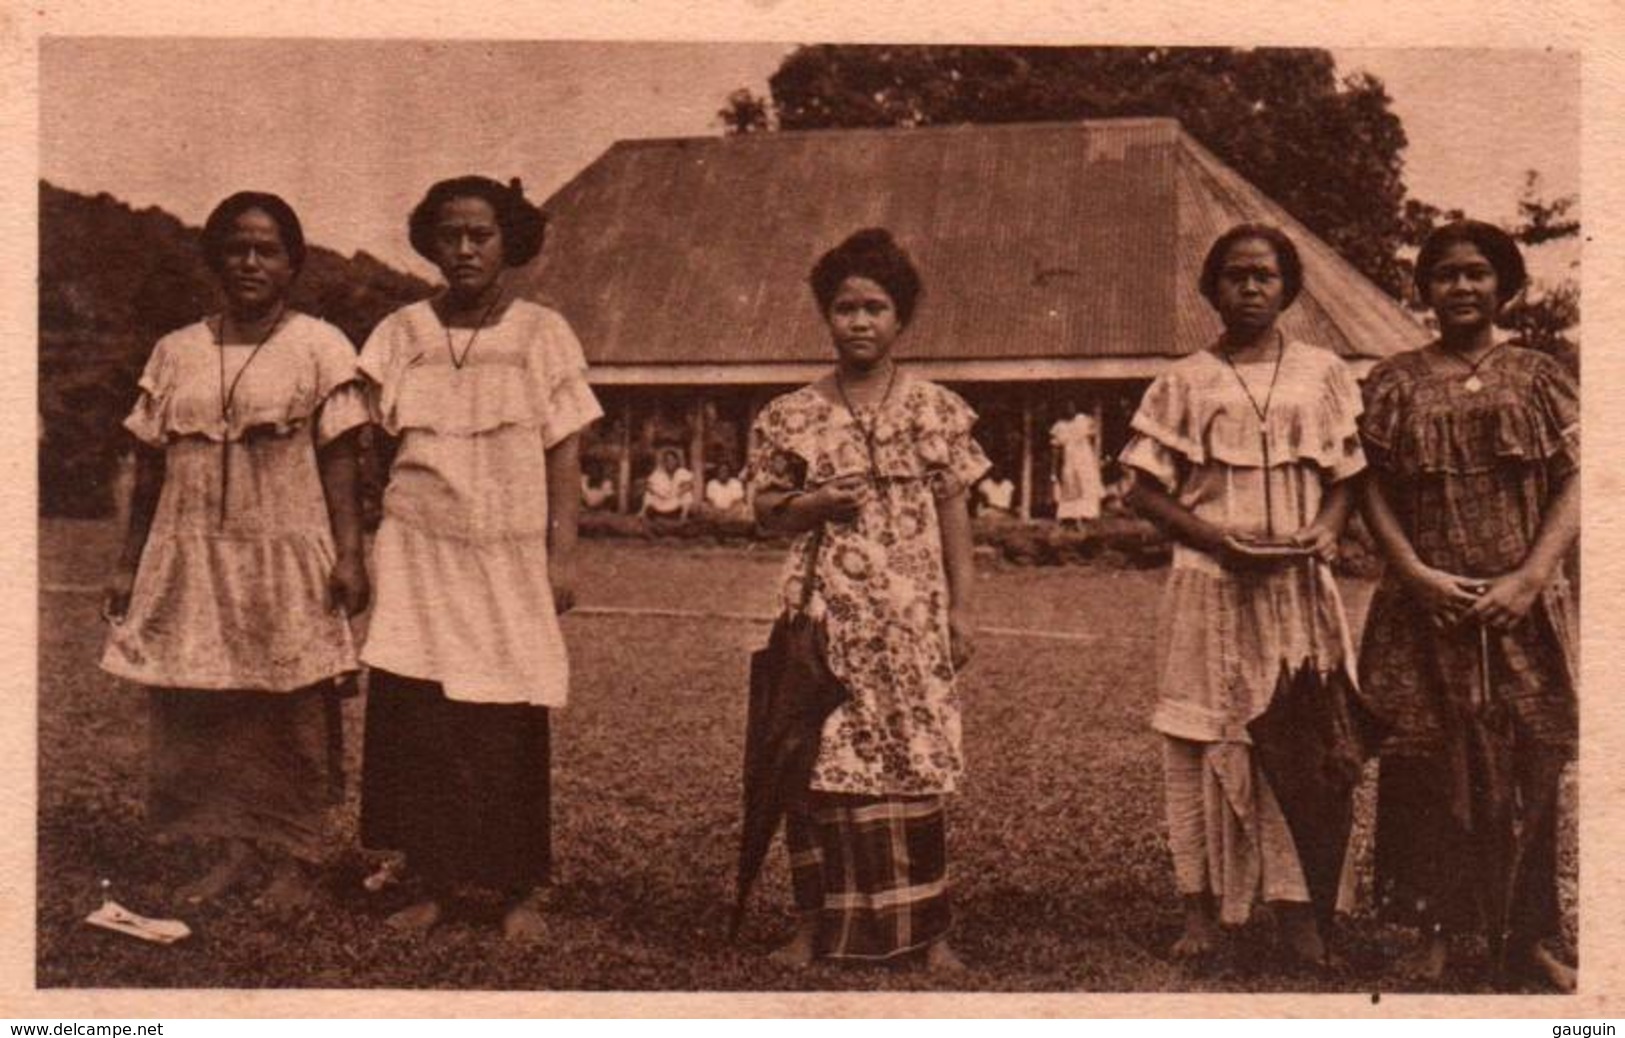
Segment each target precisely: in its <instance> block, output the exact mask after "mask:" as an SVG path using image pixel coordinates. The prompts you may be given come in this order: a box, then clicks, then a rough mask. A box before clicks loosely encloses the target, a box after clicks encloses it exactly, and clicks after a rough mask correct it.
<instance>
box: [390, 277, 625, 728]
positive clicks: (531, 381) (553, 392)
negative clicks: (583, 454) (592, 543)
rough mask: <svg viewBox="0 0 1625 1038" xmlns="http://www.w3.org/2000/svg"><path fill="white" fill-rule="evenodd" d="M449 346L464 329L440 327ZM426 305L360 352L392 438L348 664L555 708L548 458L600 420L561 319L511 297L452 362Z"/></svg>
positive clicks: (559, 646)
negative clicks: (366, 595) (371, 601)
mask: <svg viewBox="0 0 1625 1038" xmlns="http://www.w3.org/2000/svg"><path fill="white" fill-rule="evenodd" d="M453 334H454V335H456V336H457V337H458V339H459V341H458V347H459V350H461V349H462V348H464V347H465V346H466V344H467V343H468V341H469V338H470V335H469V330H468V329H454V330H453ZM446 335H447V332H446V328H445V326H444V325H442V324H441V322H440V318H439V317H438V315H436V313H435V311H434V308H433V307H432V306H431V305H430V304H429V303H428V302H422V303H416V304H413V305H411V306H407V307H404V308H402V309H400V310H397V311H396V312H395V313H393V314H390V315H389V316H388V317H386V318H384V320H383V321H382V322H381V323H380V324H379V325H378V327H377V329H376V330H374V332H373V334H372V337H371V338H370V339H368V340H367V345H366V347H365V348H364V349H363V350H362V352H361V360H360V365H361V371H362V373H363V374H365V375H366V377H367V379H368V380H369V381H370V382H371V384H372V387H373V390H372V395H371V398H372V402H373V407H374V410H375V414H376V420H377V421H378V423H379V424H380V425H381V426H382V427H383V429H384V431H385V432H387V433H388V434H389V435H391V436H394V437H398V438H399V440H400V447H399V450H398V452H397V453H396V456H395V462H394V466H393V468H392V469H391V471H390V477H389V487H388V489H387V490H386V491H385V493H384V506H383V507H384V518H383V522H382V524H381V525H380V527H379V530H378V538H377V543H376V545H375V548H374V566H375V574H376V575H375V577H374V584H375V593H374V598H375V605H374V607H373V615H372V619H371V623H370V625H369V628H368V632H367V642H366V646H365V648H364V650H363V653H362V658H363V659H364V660H365V662H366V663H367V664H368V665H369V666H372V667H377V668H381V669H384V670H387V671H390V672H392V673H395V674H400V675H404V676H407V677H412V678H419V679H425V680H430V681H435V682H438V683H440V684H441V685H443V686H444V688H445V693H446V695H447V696H448V697H449V698H451V699H453V700H459V701H463V702H476V703H529V704H532V705H538V706H563V705H564V703H565V700H566V699H567V698H568V690H569V681H570V670H569V662H568V659H567V658H566V655H565V648H564V636H563V634H562V633H561V632H560V630H559V622H558V616H557V611H556V610H555V608H554V605H553V591H552V587H551V585H550V584H549V583H548V578H547V523H548V501H547V468H546V461H545V458H546V451H547V449H548V448H550V447H552V446H554V445H555V444H557V443H558V442H559V441H560V440H563V439H564V438H565V437H567V436H569V435H570V434H572V433H575V432H578V431H579V430H581V429H582V428H584V427H585V426H586V425H588V424H589V423H590V422H592V421H593V420H594V419H596V418H598V417H599V416H600V415H602V414H603V410H602V409H601V408H600V407H599V405H598V401H597V400H596V398H595V397H594V396H593V394H592V390H591V389H590V388H589V387H588V385H587V378H586V371H587V364H586V359H585V357H584V355H583V354H582V350H581V344H580V343H579V342H578V341H577V340H576V337H575V335H574V333H573V332H572V331H571V330H570V326H569V325H568V324H567V323H566V322H565V320H564V318H563V317H561V316H560V315H559V314H557V313H555V312H554V311H552V310H549V309H547V308H545V307H542V306H538V305H537V304H535V303H531V302H528V301H525V300H518V301H515V302H513V303H512V304H511V305H509V306H508V308H507V309H506V311H504V312H503V313H502V315H501V316H500V317H499V318H498V319H497V320H496V322H495V323H494V324H492V325H489V326H487V327H485V328H482V329H480V331H479V334H478V338H477V340H475V341H474V342H473V345H472V348H471V349H470V352H469V353H468V356H467V360H466V362H465V363H464V365H463V366H462V367H461V368H458V367H457V366H455V365H454V364H453V363H452V359H451V356H450V354H449V353H448V348H447V341H446Z"/></svg>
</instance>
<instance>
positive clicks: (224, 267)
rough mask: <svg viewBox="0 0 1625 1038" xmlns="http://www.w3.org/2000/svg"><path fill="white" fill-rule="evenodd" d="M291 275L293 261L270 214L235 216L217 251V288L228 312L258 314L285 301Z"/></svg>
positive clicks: (246, 212)
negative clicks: (223, 294)
mask: <svg viewBox="0 0 1625 1038" xmlns="http://www.w3.org/2000/svg"><path fill="white" fill-rule="evenodd" d="M293 275H294V268H293V259H292V257H290V256H289V255H288V249H287V246H286V245H285V244H284V243H283V241H282V229H281V228H280V227H278V226H277V222H276V221H275V220H273V219H272V218H271V214H270V213H267V212H266V211H265V210H263V209H245V210H243V211H242V212H241V213H239V214H238V215H237V218H236V219H235V220H233V221H232V223H231V229H230V230H229V231H227V232H226V237H225V241H224V242H223V243H222V248H221V250H220V287H221V289H222V290H224V292H225V294H226V301H227V304H228V305H229V306H230V307H231V309H232V310H234V311H238V312H242V313H261V312H264V311H266V310H268V309H270V308H271V307H274V306H276V305H277V304H278V303H280V302H282V301H283V300H284V299H286V298H287V295H288V288H289V286H291V285H292V284H293Z"/></svg>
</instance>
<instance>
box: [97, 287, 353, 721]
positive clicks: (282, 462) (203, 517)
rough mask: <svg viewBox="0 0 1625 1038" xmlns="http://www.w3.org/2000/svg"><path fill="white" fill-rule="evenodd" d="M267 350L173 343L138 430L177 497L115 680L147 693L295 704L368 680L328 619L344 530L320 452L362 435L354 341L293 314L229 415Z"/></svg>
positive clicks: (147, 567) (188, 339)
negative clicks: (172, 691) (334, 515)
mask: <svg viewBox="0 0 1625 1038" xmlns="http://www.w3.org/2000/svg"><path fill="white" fill-rule="evenodd" d="M253 349H254V347H253V346H252V345H241V346H238V345H232V346H225V347H221V346H217V345H216V344H215V339H214V334H213V332H212V331H211V329H210V328H209V326H208V325H207V324H205V323H201V322H200V323H198V324H194V325H191V326H189V327H187V328H183V329H181V330H180V331H177V332H174V333H172V334H170V335H166V336H165V337H164V338H162V339H160V340H159V342H158V345H157V346H156V347H155V348H154V349H153V351H152V356H151V358H150V359H149V360H148V361H147V366H146V370H145V371H144V372H143V373H142V375H141V381H140V390H141V395H140V399H139V400H138V401H137V403H136V406H135V409H134V410H133V411H132V412H131V413H130V416H129V417H128V418H127V419H125V422H124V426H125V428H126V429H128V430H129V431H130V432H131V433H132V434H133V435H134V436H135V437H136V438H137V439H139V440H141V441H142V442H143V443H146V444H147V445H149V446H152V447H156V448H160V449H162V450H163V452H164V464H165V469H164V486H163V491H162V493H161V495H160V496H159V499H158V507H157V511H156V512H155V514H154V516H153V520H152V526H151V530H150V531H149V533H148V535H147V543H146V547H145V548H144V550H143V551H142V553H141V563H140V568H139V569H138V570H137V572H136V578H135V586H134V589H133V591H132V593H131V598H130V609H129V613H128V615H127V616H126V618H125V620H124V621H123V622H122V623H120V624H118V625H116V626H114V627H113V629H112V631H111V633H110V634H109V636H108V640H107V647H106V650H105V652H104V653H103V654H102V661H101V665H102V668H103V669H104V670H107V671H108V672H110V673H112V674H116V675H118V676H119V677H121V678H125V679H127V680H130V681H134V682H139V683H140V684H143V685H149V686H157V687H167V688H185V689H239V690H242V689H251V690H254V691H260V692H291V691H294V690H297V689H302V688H305V687H307V686H310V685H312V684H315V683H316V682H319V681H321V680H323V679H325V678H331V677H334V676H335V675H338V674H342V673H344V672H345V671H351V670H354V669H356V656H355V648H354V645H353V644H352V642H351V638H350V626H349V623H348V621H347V620H346V618H345V617H344V616H343V615H341V614H339V613H335V612H334V611H333V610H331V609H330V608H328V602H327V579H328V575H329V574H330V573H331V572H332V569H333V564H334V560H335V553H334V547H333V533H332V526H331V522H330V520H329V517H328V511H327V498H326V496H325V494H324V492H323V490H322V481H321V472H320V469H319V468H318V466H317V458H316V450H317V447H318V446H320V445H322V444H326V443H328V442H329V441H331V440H332V439H334V438H335V437H337V436H339V435H340V434H342V433H344V432H347V431H348V430H350V429H353V428H355V427H356V426H358V425H362V424H364V423H365V422H366V420H367V409H366V405H365V402H364V398H363V397H362V395H361V393H360V390H359V388H358V386H357V384H356V355H355V350H354V349H353V348H352V347H351V346H350V343H349V340H348V339H346V338H345V337H344V334H343V333H342V332H340V331H339V330H338V329H336V328H334V327H332V326H331V325H329V324H326V323H324V322H322V321H319V320H317V319H315V318H313V317H307V316H305V315H304V314H297V313H296V314H290V315H289V316H288V317H287V318H286V320H285V321H284V323H283V324H282V326H281V328H279V329H278V330H277V331H276V332H275V334H273V335H272V336H271V338H270V339H269V340H268V341H267V342H266V343H265V345H264V347H263V348H262V349H261V350H260V351H259V355H258V356H256V357H255V358H254V360H253V362H252V363H251V364H248V366H247V369H246V371H243V372H242V377H241V379H240V381H239V382H238V386H237V390H236V393H235V394H234V395H233V398H232V407H231V417H230V421H229V422H228V421H227V420H226V418H225V417H224V416H223V415H222V413H221V410H222V409H221V404H222V400H223V394H222V391H221V368H220V362H221V360H222V350H224V351H225V354H224V360H225V362H226V368H225V378H226V382H227V385H228V386H229V384H230V381H231V379H233V378H234V377H235V376H236V374H237V372H238V371H239V370H241V369H242V368H243V365H244V364H245V363H247V361H248V357H249V355H250V353H252V351H253Z"/></svg>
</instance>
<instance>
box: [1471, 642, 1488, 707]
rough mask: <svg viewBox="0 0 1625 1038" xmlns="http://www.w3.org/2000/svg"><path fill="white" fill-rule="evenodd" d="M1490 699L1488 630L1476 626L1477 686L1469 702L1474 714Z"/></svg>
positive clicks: (1474, 687)
mask: <svg viewBox="0 0 1625 1038" xmlns="http://www.w3.org/2000/svg"><path fill="white" fill-rule="evenodd" d="M1489 699H1490V629H1489V628H1488V627H1486V626H1484V625H1483V624H1479V625H1478V684H1476V685H1474V686H1473V689H1472V698H1471V700H1470V702H1471V704H1472V707H1473V712H1474V713H1475V714H1476V713H1478V712H1479V711H1481V710H1483V709H1484V705H1485V704H1486V703H1488V702H1489Z"/></svg>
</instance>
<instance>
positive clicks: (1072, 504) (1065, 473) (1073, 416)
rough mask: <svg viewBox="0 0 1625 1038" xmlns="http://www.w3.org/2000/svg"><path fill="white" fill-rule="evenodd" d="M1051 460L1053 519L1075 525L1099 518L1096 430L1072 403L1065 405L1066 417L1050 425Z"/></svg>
mask: <svg viewBox="0 0 1625 1038" xmlns="http://www.w3.org/2000/svg"><path fill="white" fill-rule="evenodd" d="M1049 443H1050V449H1051V452H1052V453H1051V456H1052V457H1053V458H1054V459H1055V461H1054V470H1055V471H1054V473H1053V474H1052V475H1051V477H1050V482H1051V483H1052V484H1053V485H1054V487H1055V521H1056V522H1058V523H1060V524H1061V525H1062V526H1072V527H1077V526H1079V525H1080V520H1084V519H1089V520H1094V519H1099V518H1100V499H1101V497H1102V496H1103V495H1104V494H1105V488H1104V487H1103V486H1102V485H1101V482H1100V432H1099V430H1098V429H1096V427H1095V420H1094V418H1093V417H1091V416H1090V415H1086V414H1084V413H1083V411H1082V410H1081V409H1080V408H1079V407H1078V406H1077V404H1076V403H1069V404H1068V405H1067V406H1066V417H1065V418H1061V419H1059V420H1057V421H1056V423H1055V424H1054V425H1052V426H1050V430H1049Z"/></svg>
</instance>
